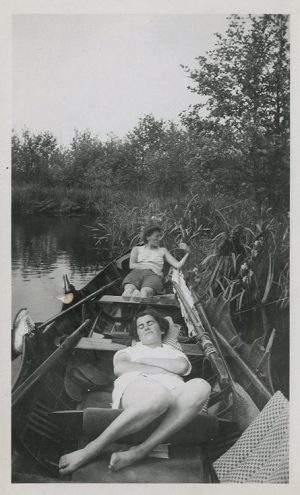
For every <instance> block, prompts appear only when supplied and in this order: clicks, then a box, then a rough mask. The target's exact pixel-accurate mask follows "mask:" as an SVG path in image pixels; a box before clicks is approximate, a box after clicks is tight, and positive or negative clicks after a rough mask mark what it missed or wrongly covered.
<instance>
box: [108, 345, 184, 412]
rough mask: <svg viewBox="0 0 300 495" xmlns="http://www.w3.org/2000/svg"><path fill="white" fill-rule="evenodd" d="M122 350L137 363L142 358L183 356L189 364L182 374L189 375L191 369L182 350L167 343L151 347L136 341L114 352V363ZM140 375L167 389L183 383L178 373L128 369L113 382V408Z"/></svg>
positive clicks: (174, 357)
mask: <svg viewBox="0 0 300 495" xmlns="http://www.w3.org/2000/svg"><path fill="white" fill-rule="evenodd" d="M122 352H126V354H128V355H129V356H130V359H131V361H133V362H136V363H138V362H139V360H141V359H142V358H163V359H176V358H178V357H181V358H184V359H185V360H186V361H187V363H188V365H189V366H188V370H187V372H186V373H185V374H184V376H187V375H189V374H190V372H191V370H192V365H191V363H190V361H189V359H188V358H187V356H186V355H185V354H184V353H183V352H181V351H178V350H177V349H174V348H173V347H171V346H169V345H167V344H162V346H161V347H155V348H153V347H149V346H146V345H143V344H142V343H141V342H138V343H137V344H136V345H134V346H133V347H127V348H126V349H124V350H123V349H122V350H121V351H118V352H116V354H115V356H114V363H115V358H116V356H117V355H120V353H122ZM140 377H144V378H149V377H150V378H151V379H152V380H155V381H157V382H159V383H160V384H162V385H164V386H165V387H166V388H167V389H168V390H172V389H174V388H177V387H179V386H181V385H182V383H183V378H182V377H181V376H180V375H175V374H167V373H158V374H151V373H145V372H143V371H130V372H128V373H125V374H124V375H122V376H119V378H117V379H116V380H115V382H114V390H113V395H112V408H113V409H118V408H119V407H120V403H121V399H122V395H123V393H124V390H125V388H126V387H127V386H128V385H129V384H130V383H131V382H133V381H135V380H136V379H137V378H140Z"/></svg>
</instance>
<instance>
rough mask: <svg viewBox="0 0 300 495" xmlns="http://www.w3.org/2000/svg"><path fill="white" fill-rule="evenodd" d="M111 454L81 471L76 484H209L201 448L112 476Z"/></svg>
mask: <svg viewBox="0 0 300 495" xmlns="http://www.w3.org/2000/svg"><path fill="white" fill-rule="evenodd" d="M110 455H111V453H107V454H104V455H103V456H102V457H101V459H99V460H96V461H94V462H92V463H90V464H88V465H87V466H85V467H83V468H81V469H79V470H78V471H77V472H76V473H74V474H73V476H72V482H73V483H209V482H210V478H209V473H208V468H207V462H206V459H205V456H204V454H203V451H202V449H201V447H198V446H197V447H194V446H193V447H190V446H189V447H180V448H176V450H175V449H174V448H173V452H171V458H170V459H156V458H148V459H145V460H143V461H141V462H140V463H137V464H135V465H134V466H130V467H128V468H125V469H122V470H120V471H118V472H115V473H114V472H111V471H110V470H109V469H108V464H109V459H110Z"/></svg>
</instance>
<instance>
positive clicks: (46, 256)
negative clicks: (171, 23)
mask: <svg viewBox="0 0 300 495" xmlns="http://www.w3.org/2000/svg"><path fill="white" fill-rule="evenodd" d="M93 222H94V220H92V219H88V218H85V217H79V218H78V217H77V218H68V219H61V218H55V219H49V218H42V217H35V218H30V219H28V218H26V219H24V218H22V219H20V218H15V219H13V224H12V318H14V316H15V314H16V313H17V312H18V310H19V309H20V308H24V307H26V308H28V309H29V311H30V314H31V317H32V319H33V320H34V321H43V320H45V319H47V318H49V317H50V316H53V315H54V314H55V313H58V312H59V311H60V308H61V302H60V301H58V300H57V296H59V295H61V294H62V293H63V278H62V277H63V275H64V274H68V276H69V279H70V281H71V282H72V283H73V284H74V285H75V286H76V287H78V288H80V287H81V286H83V285H84V284H85V283H86V282H88V281H89V280H90V278H91V277H92V276H93V275H95V273H96V272H97V271H98V270H99V269H100V267H101V266H103V265H104V264H105V260H104V259H101V254H99V253H97V251H96V249H95V247H94V244H95V242H94V240H93V238H92V236H91V232H90V230H89V229H88V228H87V226H92V225H93ZM234 324H235V326H236V328H237V330H238V331H239V332H240V333H241V335H242V337H243V339H244V340H245V341H246V342H252V341H253V340H254V339H255V338H258V337H260V336H261V335H262V334H263V332H264V330H265V329H266V325H267V326H269V329H272V328H276V337H275V341H274V345H273V352H272V375H273V381H274V386H275V389H280V390H282V391H283V392H284V393H285V395H286V396H288V391H289V364H288V363H289V339H288V335H289V332H288V324H289V321H288V314H287V313H282V312H280V311H278V310H276V308H275V307H274V306H269V307H268V309H267V311H266V315H265V320H264V321H263V320H262V317H261V314H260V313H259V312H248V313H245V314H244V315H243V318H242V319H241V318H237V317H235V319H234Z"/></svg>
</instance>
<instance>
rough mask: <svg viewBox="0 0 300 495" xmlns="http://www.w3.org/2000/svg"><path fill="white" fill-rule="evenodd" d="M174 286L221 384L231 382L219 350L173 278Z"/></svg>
mask: <svg viewBox="0 0 300 495" xmlns="http://www.w3.org/2000/svg"><path fill="white" fill-rule="evenodd" d="M173 287H174V289H175V291H176V294H177V296H178V298H179V300H180V302H181V303H182V305H183V307H184V309H185V312H186V314H187V316H188V318H189V320H190V322H191V323H192V325H193V327H194V329H195V331H196V333H197V336H198V340H199V342H200V344H201V345H202V348H203V351H204V353H205V355H206V356H207V358H208V359H209V361H210V363H211V365H212V367H213V369H214V371H215V373H216V374H217V375H218V378H219V381H220V384H221V385H226V384H228V382H229V377H228V373H227V370H226V368H225V367H224V363H223V361H222V359H221V358H220V356H219V354H218V352H217V350H216V349H215V347H214V345H213V344H212V342H211V341H210V339H209V338H208V335H207V334H205V333H204V332H203V329H202V327H201V322H199V321H198V318H197V316H196V315H195V313H194V312H193V309H192V308H191V307H190V305H189V303H188V301H187V300H186V298H185V296H184V293H183V291H182V290H181V288H180V286H179V285H178V283H177V282H175V281H174V280H173Z"/></svg>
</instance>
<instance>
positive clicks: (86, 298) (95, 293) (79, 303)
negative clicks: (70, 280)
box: [37, 278, 120, 330]
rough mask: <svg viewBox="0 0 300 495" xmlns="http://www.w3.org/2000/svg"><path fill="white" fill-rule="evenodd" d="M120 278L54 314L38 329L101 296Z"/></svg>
mask: <svg viewBox="0 0 300 495" xmlns="http://www.w3.org/2000/svg"><path fill="white" fill-rule="evenodd" d="M119 280H120V279H119V278H117V279H115V280H113V281H112V282H110V283H109V284H107V285H105V286H104V287H100V289H98V290H96V291H95V292H93V293H92V294H90V295H89V296H86V297H84V298H83V299H81V300H80V301H78V302H77V303H75V304H73V306H71V307H70V308H67V309H65V310H64V311H61V312H60V313H58V314H56V315H55V316H52V317H51V318H49V319H48V320H46V321H44V322H43V323H41V324H40V325H38V327H37V328H38V330H41V329H42V328H44V327H46V326H47V325H49V323H52V322H53V321H55V320H58V318H61V317H62V316H65V315H66V314H67V313H69V312H70V311H73V309H75V308H78V307H79V306H81V305H82V304H84V303H86V302H87V301H90V300H91V299H93V298H94V297H96V296H99V294H101V293H102V292H104V291H106V289H109V288H110V287H112V286H113V285H114V284H115V283H116V282H118V281H119Z"/></svg>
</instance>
